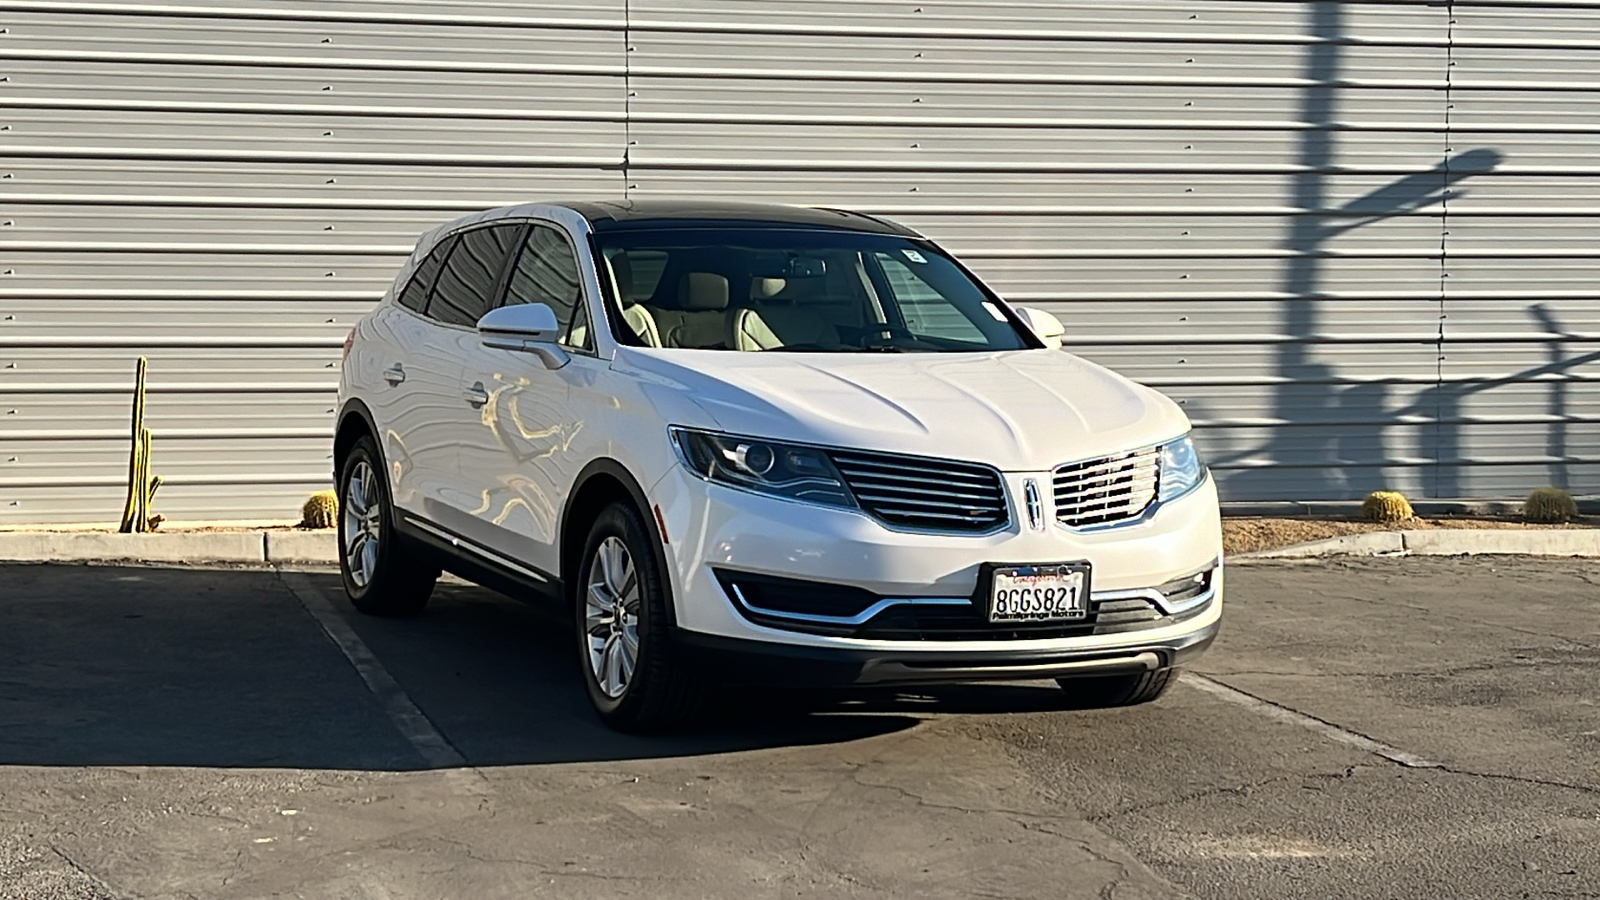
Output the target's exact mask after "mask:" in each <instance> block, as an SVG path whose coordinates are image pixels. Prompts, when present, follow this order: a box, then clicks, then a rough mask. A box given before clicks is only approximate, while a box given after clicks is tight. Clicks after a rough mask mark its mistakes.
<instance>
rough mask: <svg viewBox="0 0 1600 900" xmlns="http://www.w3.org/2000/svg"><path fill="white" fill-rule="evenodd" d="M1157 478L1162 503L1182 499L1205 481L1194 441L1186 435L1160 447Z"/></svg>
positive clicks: (1203, 468) (1204, 471)
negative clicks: (1159, 463)
mask: <svg viewBox="0 0 1600 900" xmlns="http://www.w3.org/2000/svg"><path fill="white" fill-rule="evenodd" d="M1158 478H1159V479H1160V481H1159V483H1160V485H1161V502H1163V503H1165V502H1167V501H1168V500H1176V499H1178V498H1179V497H1182V496H1183V495H1184V494H1187V493H1189V492H1190V491H1192V490H1194V489H1195V488H1197V487H1199V486H1200V482H1202V481H1204V480H1205V478H1206V467H1205V466H1203V465H1201V464H1200V454H1199V453H1197V452H1195V449H1194V441H1193V440H1191V439H1190V438H1189V436H1188V435H1187V434H1186V435H1184V436H1183V437H1181V438H1178V439H1177V440H1175V441H1170V442H1168V443H1166V444H1162V445H1161V474H1160V475H1159V476H1158Z"/></svg>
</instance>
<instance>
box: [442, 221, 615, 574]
mask: <svg viewBox="0 0 1600 900" xmlns="http://www.w3.org/2000/svg"><path fill="white" fill-rule="evenodd" d="M578 259H579V257H578V254H577V251H576V249H575V247H574V245H573V243H572V241H571V240H569V238H568V236H567V234H566V232H565V231H564V230H562V229H561V228H560V227H558V226H556V225H553V224H550V223H545V222H534V223H532V225H531V227H530V229H529V231H528V233H527V235H526V237H525V238H524V239H523V241H522V243H521V246H520V247H519V248H518V250H517V253H516V256H515V259H514V260H513V262H512V265H511V267H510V270H509V275H508V277H507V279H506V289H505V292H504V294H505V296H504V298H503V302H504V303H505V304H507V305H511V304H518V303H543V304H546V305H548V306H549V307H550V308H551V309H552V310H554V311H555V313H556V319H557V321H558V322H560V323H561V333H562V335H563V338H562V340H561V343H562V344H563V345H564V346H565V347H566V349H567V350H568V352H569V353H570V354H571V356H572V359H571V361H570V362H568V363H567V364H566V365H564V366H562V367H561V368H559V369H550V368H546V367H545V365H544V363H543V362H542V361H541V360H540V359H539V357H537V356H535V355H533V354H530V353H522V352H517V351H513V350H499V349H495V348H491V347H484V346H481V345H480V346H478V347H477V348H475V349H474V350H473V352H472V353H471V354H470V355H469V357H468V362H467V365H466V368H465V371H464V373H463V376H462V389H463V391H464V392H465V393H469V394H476V395H477V396H478V397H479V399H481V400H482V401H483V402H482V404H481V406H480V407H479V408H478V410H477V413H476V415H474V416H473V417H472V418H471V421H470V422H469V423H468V424H467V425H466V426H465V427H463V428H462V432H461V441H462V443H461V456H460V461H461V477H462V481H463V485H464V486H465V487H466V488H467V489H468V490H470V491H472V492H473V493H474V494H475V495H476V496H477V497H478V498H479V500H480V502H479V503H478V504H477V506H476V508H475V509H474V511H473V512H474V519H473V521H471V522H469V523H467V524H466V526H465V527H466V528H469V529H470V530H469V531H467V532H466V536H467V537H469V538H471V539H472V540H473V541H475V542H477V543H480V544H483V545H485V546H487V547H489V548H491V549H493V550H494V551H495V552H496V553H498V554H500V555H502V556H504V557H506V558H507V559H509V560H512V561H516V562H518V563H520V564H522V565H525V566H531V567H533V568H534V569H535V570H536V571H539V572H543V573H554V572H556V571H557V570H558V556H559V554H558V548H557V546H556V544H557V529H558V526H559V524H560V517H561V510H562V507H563V504H564V501H565V499H566V497H565V492H566V490H567V489H568V487H569V486H570V485H571V484H572V482H573V480H574V479H575V478H576V477H577V474H578V473H577V468H578V466H580V465H581V464H582V461H581V460H580V459H579V458H578V455H577V454H576V453H575V452H574V442H575V441H576V440H577V439H578V436H579V434H580V432H581V431H582V429H583V427H584V417H583V415H582V413H581V411H580V410H579V407H580V406H582V402H574V392H575V390H576V391H577V393H578V396H579V398H580V400H581V398H582V395H583V389H584V386H585V385H590V384H593V383H594V382H595V380H596V377H597V374H598V368H599V365H600V361H599V360H598V359H597V358H596V357H595V355H594V335H593V333H592V331H593V329H592V328H591V327H590V322H591V318H590V315H591V312H592V309H591V306H590V303H589V301H588V299H587V298H586V297H585V294H584V290H583V287H582V280H581V278H580V277H579V267H578V265H579V264H578Z"/></svg>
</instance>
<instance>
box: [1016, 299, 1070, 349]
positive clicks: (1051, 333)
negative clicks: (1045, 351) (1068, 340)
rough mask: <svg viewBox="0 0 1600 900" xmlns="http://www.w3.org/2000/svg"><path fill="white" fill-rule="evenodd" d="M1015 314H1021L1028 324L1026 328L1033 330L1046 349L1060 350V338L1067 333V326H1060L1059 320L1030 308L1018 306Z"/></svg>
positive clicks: (1040, 310)
mask: <svg viewBox="0 0 1600 900" xmlns="http://www.w3.org/2000/svg"><path fill="white" fill-rule="evenodd" d="M1017 312H1018V313H1019V314H1021V316H1022V320H1023V321H1024V322H1027V323H1028V327H1029V328H1031V329H1033V333H1034V334H1036V335H1038V336H1039V340H1041V341H1044V345H1045V346H1046V347H1049V348H1050V349H1051V350H1060V349H1061V336H1062V335H1064V334H1066V333H1067V326H1065V325H1063V324H1061V320H1060V319H1058V318H1056V317H1055V316H1052V315H1050V314H1049V313H1047V312H1045V311H1044V310H1042V309H1034V308H1033V307H1031V306H1019V307H1017Z"/></svg>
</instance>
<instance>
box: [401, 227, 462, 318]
mask: <svg viewBox="0 0 1600 900" xmlns="http://www.w3.org/2000/svg"><path fill="white" fill-rule="evenodd" d="M453 243H455V238H445V239H444V240H442V241H440V242H439V243H438V244H437V245H435V246H434V248H433V252H432V253H429V254H428V256H427V258H426V259H424V260H423V261H422V262H420V263H418V264H417V268H416V271H414V272H412V273H411V280H410V281H408V282H406V287H405V290H403V291H401V292H400V305H401V306H404V307H405V308H406V309H409V310H411V311H412V312H419V313H420V312H422V311H423V310H424V309H426V308H427V306H428V292H429V291H431V290H433V282H434V279H435V278H437V277H438V276H439V267H440V266H441V265H443V264H444V258H445V257H446V256H447V255H449V253H450V245H451V244H453Z"/></svg>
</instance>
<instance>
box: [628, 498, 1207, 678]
mask: <svg viewBox="0 0 1600 900" xmlns="http://www.w3.org/2000/svg"><path fill="white" fill-rule="evenodd" d="M1004 477H1005V482H1006V492H1007V494H1008V497H1009V498H1010V502H1011V508H1012V509H1013V510H1014V511H1015V510H1016V509H1017V503H1016V499H1015V498H1017V497H1020V496H1022V494H1023V490H1024V488H1023V484H1024V481H1025V479H1027V478H1034V479H1038V480H1039V482H1040V483H1042V484H1048V483H1049V480H1048V479H1049V473H1007V474H1006V475H1005V476H1004ZM649 493H650V495H651V501H652V503H654V504H656V505H657V506H658V508H659V510H660V513H661V519H662V522H663V524H664V525H665V531H666V537H667V541H666V544H665V549H666V551H667V557H668V560H667V561H668V565H667V570H668V575H669V577H670V579H671V581H672V595H673V603H674V610H673V612H674V619H675V622H676V626H677V631H678V635H679V639H680V642H681V643H683V644H684V645H685V646H687V647H690V648H693V649H694V655H695V656H697V657H698V656H705V657H728V658H729V660H730V664H732V665H734V667H735V668H736V669H737V670H739V671H746V672H753V673H756V675H758V676H761V677H759V678H758V679H757V680H772V681H793V680H806V681H814V682H823V683H845V684H855V683H893V682H915V681H963V680H972V679H984V678H1003V679H1014V678H1042V677H1062V676H1065V675H1068V674H1089V673H1093V672H1112V671H1140V670H1144V669H1149V668H1161V667H1165V666H1170V665H1175V664H1177V663H1178V662H1181V661H1182V660H1184V659H1187V658H1189V657H1191V656H1193V655H1194V654H1196V653H1199V652H1200V651H1201V650H1203V649H1204V647H1205V646H1206V645H1207V644H1209V643H1210V640H1211V638H1212V636H1214V635H1215V633H1216V630H1217V626H1218V623H1219V620H1220V617H1221V606H1222V593H1223V578H1222V570H1221V567H1220V565H1219V561H1220V559H1221V554H1222V546H1221V545H1222V536H1221V528H1220V520H1219V513H1218V508H1217V499H1216V490H1215V486H1214V485H1213V484H1212V483H1211V482H1210V480H1209V479H1208V480H1207V482H1206V483H1205V484H1204V485H1202V486H1201V487H1200V488H1199V489H1197V490H1196V491H1194V492H1193V493H1191V494H1189V495H1188V496H1186V497H1183V498H1181V499H1179V500H1177V501H1175V502H1171V503H1168V504H1166V505H1164V506H1162V507H1160V508H1158V509H1157V510H1156V511H1155V512H1154V514H1152V515H1150V516H1148V517H1146V518H1145V519H1143V520H1142V521H1139V522H1137V523H1134V524H1129V525H1126V526H1123V527H1117V528H1110V529H1106V530H1102V531H1094V532H1079V531H1071V530H1068V529H1066V528H1063V527H1061V526H1059V525H1057V524H1056V523H1055V522H1054V520H1053V518H1049V519H1048V520H1047V524H1046V527H1045V528H1043V529H1042V530H1038V531H1035V530H1031V529H1028V528H1026V527H1025V526H1023V525H1022V524H1020V523H1019V522H1018V521H1017V520H1018V519H1019V518H1020V517H1019V516H1018V515H1016V514H1015V513H1014V514H1013V516H1012V522H1011V523H1010V525H1008V526H1007V527H1006V528H1005V529H1002V530H999V531H996V532H994V533H991V534H984V535H965V534H927V533H914V532H903V531H893V530H890V529H888V528H885V527H884V526H883V525H881V524H879V523H878V522H877V521H875V520H873V519H871V518H869V517H867V516H866V515H863V514H860V513H855V512H850V511H844V510H838V509H829V508H822V507H815V506H809V505H805V504H799V503H793V502H789V501H785V500H779V499H775V498H771V497H766V496H761V495H756V494H751V493H747V492H744V491H739V490H734V489H731V488H727V487H723V486H720V485H715V484H710V483H707V482H705V481H702V480H701V479H699V478H697V477H695V476H694V475H693V474H692V473H690V472H688V471H687V470H686V469H683V468H682V467H675V468H674V469H673V470H672V471H670V472H669V473H667V475H665V476H664V477H663V478H662V479H661V480H660V481H659V482H658V483H657V484H655V485H653V486H652V487H651V489H650V492H649ZM1078 561H1087V562H1089V563H1090V564H1091V566H1092V567H1093V570H1092V571H1093V576H1092V582H1091V589H1092V593H1093V598H1094V599H1095V600H1096V601H1097V602H1098V601H1100V600H1101V598H1102V597H1107V598H1110V597H1118V596H1124V597H1125V596H1127V595H1129V594H1137V593H1140V592H1147V591H1148V590H1149V589H1151V588H1153V587H1155V586H1157V585H1161V584H1164V583H1166V582H1169V581H1171V580H1173V579H1175V578H1181V577H1183V576H1187V575H1191V574H1193V573H1195V572H1198V571H1202V570H1205V569H1207V568H1210V567H1212V566H1216V567H1217V568H1216V572H1215V574H1214V576H1213V580H1212V585H1211V588H1212V590H1211V592H1210V593H1211V596H1210V598H1209V600H1208V602H1206V603H1205V604H1204V605H1203V608H1197V609H1194V610H1192V611H1190V612H1189V613H1188V614H1186V615H1183V616H1173V617H1170V618H1168V619H1165V620H1163V621H1160V622H1155V623H1152V624H1153V625H1154V626H1155V627H1151V628H1148V629H1144V630H1116V631H1112V632H1111V633H1106V631H1105V630H1104V629H1095V630H1089V631H1084V630H1079V631H1077V632H1073V633H1070V634H1069V633H1065V632H1063V633H1062V634H1059V635H1052V636H1042V635H1041V636H1034V635H1030V634H1022V633H1016V632H1013V633H1009V634H1000V633H999V632H998V631H996V632H995V633H994V634H985V633H984V630H983V629H969V630H967V631H965V632H964V633H962V634H961V635H960V639H942V637H941V636H940V635H937V634H932V633H924V634H917V635H908V637H909V639H880V638H878V637H862V636H853V635H852V634H851V633H848V632H840V631H837V630H835V631H832V632H831V633H830V629H827V628H820V629H819V628H806V627H802V626H801V625H799V624H797V623H789V624H787V625H785V623H782V622H775V621H772V620H770V619H767V620H762V619H761V617H759V616H757V617H752V616H751V615H750V614H749V610H748V609H746V610H745V611H743V612H741V610H740V609H739V608H737V607H736V605H735V602H734V600H733V599H732V598H731V597H730V596H729V592H728V591H727V590H726V589H725V587H724V585H723V584H722V583H719V581H718V578H717V574H716V573H717V572H718V571H722V572H723V573H726V572H728V571H730V570H731V571H735V572H743V573H749V574H755V575H770V576H773V577H775V578H789V579H797V580H802V581H812V582H827V583H830V584H836V585H843V586H849V587H851V588H857V589H860V590H862V591H866V592H870V593H872V594H875V595H878V596H880V597H886V598H926V599H930V600H935V601H940V600H942V601H944V602H950V601H951V600H952V599H954V598H972V597H973V596H974V594H975V593H976V589H977V587H978V584H979V578H980V573H981V572H982V571H983V569H984V567H985V566H986V565H988V564H991V563H1003V564H1007V565H1018V564H1040V565H1049V564H1059V563H1067V562H1078ZM881 633H882V632H880V634H881ZM761 658H766V659H767V662H761V661H760V660H761ZM773 665H776V666H777V667H778V671H772V666H773ZM786 671H793V672H795V673H799V672H802V671H803V672H809V673H810V674H809V675H807V676H803V677H802V676H799V675H796V677H792V678H791V677H776V676H779V675H782V674H783V673H784V672H786ZM763 673H765V674H764V675H763ZM766 676H774V677H770V678H769V677H766Z"/></svg>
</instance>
